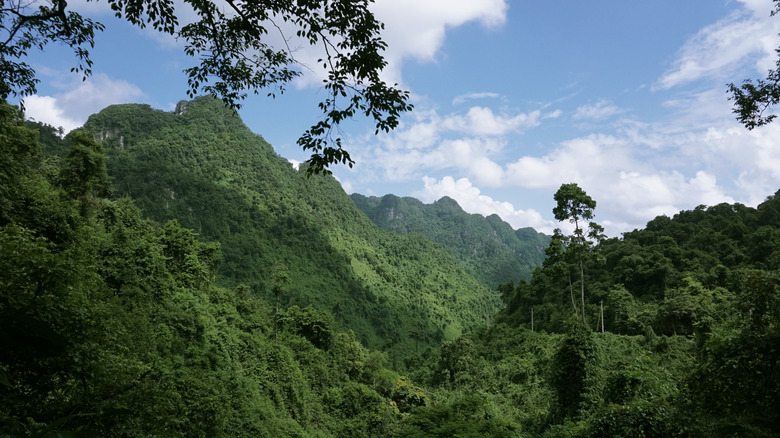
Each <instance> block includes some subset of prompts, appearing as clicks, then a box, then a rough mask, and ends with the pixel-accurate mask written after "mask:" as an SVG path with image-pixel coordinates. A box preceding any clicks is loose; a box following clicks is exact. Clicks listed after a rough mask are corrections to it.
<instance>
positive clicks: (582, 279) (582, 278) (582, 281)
mask: <svg viewBox="0 0 780 438" xmlns="http://www.w3.org/2000/svg"><path fill="white" fill-rule="evenodd" d="M580 290H581V293H582V323H583V324H587V323H586V322H585V269H584V268H583V267H582V257H580Z"/></svg>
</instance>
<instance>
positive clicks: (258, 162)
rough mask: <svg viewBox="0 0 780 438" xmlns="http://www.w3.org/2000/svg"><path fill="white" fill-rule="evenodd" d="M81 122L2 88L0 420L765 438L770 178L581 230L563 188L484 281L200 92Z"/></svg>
mask: <svg viewBox="0 0 780 438" xmlns="http://www.w3.org/2000/svg"><path fill="white" fill-rule="evenodd" d="M87 127H88V128H89V129H91V130H92V132H88V131H86V130H77V131H74V132H71V133H70V134H68V135H67V136H65V138H64V139H63V138H60V137H59V135H58V133H57V132H56V131H55V130H53V129H52V128H51V127H46V126H41V125H38V124H33V123H29V122H27V123H25V122H23V121H22V119H21V114H20V113H19V112H18V110H17V109H15V108H13V107H11V106H9V105H5V104H4V105H2V106H0V345H2V348H0V436H3V437H6V436H7V437H17V436H36V437H49V436H77V437H89V436H274V437H275V436H291V437H292V436H294V437H364V436H388V437H452V436H464V437H538V436H541V437H617V436H621V437H711V436H724V437H746V436H747V437H750V436H758V437H771V436H777V435H778V434H780V427H779V426H778V424H780V416H779V415H778V412H779V411H778V409H777V406H780V366H779V365H780V350H779V349H778V345H780V328H779V326H778V324H779V323H780V277H778V274H779V272H778V270H779V269H780V249H779V248H780V192H778V193H776V194H775V195H774V196H771V197H769V198H768V199H767V200H766V201H765V202H764V203H762V204H761V205H759V206H758V207H757V208H750V207H746V206H744V205H740V204H734V205H727V204H721V205H716V206H712V207H704V206H702V207H699V208H696V209H694V210H692V211H683V212H680V213H679V214H677V215H675V216H674V217H672V218H669V217H663V216H662V217H658V218H656V219H654V220H653V221H651V222H650V223H648V225H647V227H646V228H645V229H643V230H635V231H633V232H630V233H625V234H624V235H623V237H622V238H619V239H618V238H613V239H604V238H603V237H602V236H601V235H600V233H599V232H598V230H599V227H598V224H597V223H596V222H595V220H593V214H592V213H593V211H595V210H596V209H595V207H596V202H595V200H593V199H591V198H589V197H587V195H586V194H585V193H584V192H583V191H581V190H580V189H579V188H578V187H576V185H573V184H565V185H564V186H562V190H561V191H559V193H558V194H556V200H557V201H559V206H562V207H561V208H560V209H559V210H557V211H556V215H559V213H560V216H561V218H566V217H571V215H573V214H576V215H578V216H577V217H578V220H579V219H587V220H589V221H592V223H590V224H585V222H582V224H581V225H582V227H580V228H578V229H579V230H580V231H579V233H578V232H575V233H574V234H573V235H572V236H565V235H563V234H562V233H560V232H558V233H556V234H555V235H554V236H553V238H552V240H551V241H549V245H548V246H547V249H546V255H547V258H546V259H545V261H544V263H542V264H541V265H540V266H538V267H537V268H536V269H535V270H534V272H533V275H532V277H530V278H529V279H522V278H523V276H522V275H521V273H518V275H517V277H516V279H517V280H520V281H519V282H518V283H515V282H505V283H502V284H501V285H500V286H499V287H498V291H495V292H493V291H489V290H487V289H486V287H485V286H484V285H483V284H482V283H481V282H480V281H477V280H475V279H474V278H472V277H471V276H470V275H468V274H467V273H466V272H464V268H461V267H460V266H463V260H460V261H458V259H456V258H455V257H453V253H455V254H457V251H456V250H455V249H454V248H450V249H449V250H446V249H444V248H443V247H442V246H440V245H439V244H436V243H433V242H431V241H429V240H428V239H426V238H425V237H424V236H423V235H422V234H419V233H414V232H412V233H403V234H400V235H399V234H396V233H391V232H385V231H382V230H380V229H379V228H377V227H376V226H375V225H374V224H373V223H372V222H371V221H370V220H369V219H368V217H366V216H365V215H363V214H362V213H361V212H360V211H359V210H358V209H357V208H356V207H355V205H354V203H353V202H352V200H350V199H349V197H348V196H347V195H346V194H345V193H344V192H343V191H342V190H341V188H340V187H339V185H338V184H337V183H336V182H335V181H334V180H333V179H331V178H329V177H318V176H315V177H311V178H308V179H307V178H306V177H305V175H304V174H302V173H301V172H299V171H298V170H295V169H293V167H292V166H291V165H290V164H289V163H287V162H286V161H285V160H283V159H281V158H280V157H278V156H277V155H276V154H274V153H273V150H272V149H271V148H270V146H269V145H267V143H265V142H264V141H262V139H261V138H259V137H257V136H255V135H253V134H251V133H250V132H249V131H248V130H246V128H245V127H244V126H243V124H242V123H241V122H240V119H238V118H237V117H236V116H235V115H234V114H232V113H231V112H229V111H227V110H226V109H225V108H224V107H222V106H221V105H220V104H219V103H217V102H215V101H213V100H210V99H197V100H195V101H193V102H185V103H182V104H180V105H179V108H178V110H177V111H176V112H175V113H164V112H160V111H154V110H152V109H151V108H149V107H147V106H143V105H122V106H115V107H110V108H108V109H106V110H105V111H103V112H101V113H100V114H97V115H95V116H93V117H92V118H91V119H90V121H89V123H88V125H87ZM564 189H565V190H564ZM559 195H560V199H558V198H559ZM360 199H361V198H360V197H356V200H357V201H358V202H360ZM396 199H397V198H396ZM374 200H376V199H374ZM363 201H365V199H364V200H363ZM371 202H373V201H371ZM383 202H384V201H383ZM439 204H440V205H438V206H434V208H436V209H439V210H437V211H440V212H443V213H441V214H439V213H437V215H438V217H439V218H440V219H441V222H438V223H441V224H442V228H446V227H448V226H450V225H445V224H447V223H450V224H453V223H454V222H447V221H446V220H445V219H446V218H443V217H442V215H444V216H446V214H445V213H447V214H451V217H455V218H457V217H460V213H459V211H460V209H455V206H454V205H453V203H452V202H451V201H450V200H443V201H440V203H439ZM418 207H419V206H418ZM564 207H565V208H564ZM425 208H427V207H425ZM586 210H587V211H586ZM412 211H416V210H412ZM460 212H461V213H462V211H460ZM405 214H410V213H405ZM426 215H428V213H420V217H427V216H426ZM474 219H475V220H476V219H478V218H474ZM415 220H416V219H415ZM458 220H460V219H458ZM410 223H413V222H410ZM491 223H492V222H491ZM408 226H411V225H408ZM479 226H481V225H479ZM586 226H587V227H588V230H591V231H593V230H595V231H594V232H589V233H585V227H586ZM474 227H475V228H474V229H477V228H476V227H478V225H474ZM496 227H497V228H496V231H497V234H500V233H501V228H499V227H500V225H497V226H496ZM429 228H435V227H432V226H431V227H429ZM453 228H454V229H458V227H455V226H454V225H453ZM469 230H471V228H469ZM404 231H412V230H410V229H408V230H404ZM414 231H422V229H420V230H414ZM445 231H446V230H445V229H442V230H441V231H440V232H438V234H436V235H438V236H440V237H441V238H447V237H446V236H447V233H446V232H445ZM525 231H527V230H525ZM502 235H503V234H502ZM434 237H435V236H432V238H434ZM504 237H506V236H504ZM449 239H453V237H452V235H450V237H449ZM505 242H506V240H505ZM475 244H476V243H475ZM441 245H445V243H441ZM450 251H451V252H450ZM471 268H473V266H472V267H471ZM471 268H470V267H469V266H468V265H466V267H465V269H467V270H468V269H471ZM483 281H484V279H483ZM499 297H500V298H501V299H503V302H504V304H505V306H504V307H503V308H502V309H501V310H500V311H498V312H497V313H494V312H495V311H496V310H498V305H497V304H498V301H499ZM488 315H491V317H490V318H488V317H487V316H488ZM399 371H400V372H399Z"/></svg>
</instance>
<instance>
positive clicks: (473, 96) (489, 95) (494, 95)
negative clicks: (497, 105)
mask: <svg viewBox="0 0 780 438" xmlns="http://www.w3.org/2000/svg"><path fill="white" fill-rule="evenodd" d="M499 97H501V96H500V95H499V94H498V93H491V92H482V93H468V94H461V95H460V96H457V97H455V98H454V99H452V104H453V105H460V104H462V103H465V102H466V101H468V100H476V99H497V98H499Z"/></svg>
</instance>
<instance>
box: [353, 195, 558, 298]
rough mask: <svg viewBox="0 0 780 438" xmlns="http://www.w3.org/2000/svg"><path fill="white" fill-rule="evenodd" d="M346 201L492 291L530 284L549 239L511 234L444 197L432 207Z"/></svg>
mask: <svg viewBox="0 0 780 438" xmlns="http://www.w3.org/2000/svg"><path fill="white" fill-rule="evenodd" d="M351 197H352V200H353V201H355V205H357V207H358V208H359V209H360V210H362V211H363V212H364V213H365V214H366V215H367V216H368V217H369V218H370V219H371V220H372V221H373V222H374V223H375V224H376V225H377V226H379V227H381V228H383V229H385V230H388V231H393V232H396V233H399V234H407V233H419V234H422V235H423V236H425V237H427V238H428V239H430V240H432V241H433V242H436V243H438V244H439V245H441V246H443V247H444V248H446V249H447V250H449V251H450V252H451V253H452V255H453V256H455V258H456V259H457V260H458V263H459V264H460V266H461V267H462V268H463V269H464V270H465V271H466V272H468V273H469V274H471V275H472V276H473V277H474V278H476V279H477V280H479V281H481V282H482V283H483V284H485V285H487V286H488V287H490V288H491V289H495V288H496V286H497V285H498V284H500V283H504V282H507V281H518V280H520V279H529V278H530V277H531V273H532V272H533V270H534V268H536V267H537V266H539V265H540V264H541V263H542V261H543V260H544V249H545V248H547V246H548V245H549V243H550V236H547V235H545V234H542V233H539V232H537V231H536V230H534V229H533V228H521V229H519V230H513V229H512V227H511V226H510V225H509V224H508V223H506V222H504V221H503V220H501V218H499V217H498V215H495V214H493V215H490V216H488V217H484V216H482V215H479V214H468V213H466V212H465V211H463V209H461V208H460V206H459V205H458V203H457V202H456V201H455V200H454V199H452V198H449V197H444V198H441V199H439V200H438V201H436V202H434V203H432V204H424V203H422V202H421V201H420V200H418V199H416V198H410V197H405V198H400V197H398V196H395V195H385V196H382V197H381V198H380V197H376V196H371V197H366V196H363V195H361V194H358V193H355V194H352V195H351Z"/></svg>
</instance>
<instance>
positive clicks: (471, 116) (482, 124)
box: [442, 106, 541, 136]
mask: <svg viewBox="0 0 780 438" xmlns="http://www.w3.org/2000/svg"><path fill="white" fill-rule="evenodd" d="M540 115H541V113H540V112H539V111H538V110H536V111H531V112H530V113H520V114H517V115H509V114H496V113H494V112H493V110H491V109H490V108H486V107H481V106H474V107H471V108H469V111H468V113H466V114H465V115H462V116H461V115H450V116H448V117H447V118H445V119H444V120H443V121H442V125H443V127H444V129H446V130H449V131H456V132H463V133H466V134H469V135H475V136H500V135H505V134H507V133H509V132H512V131H519V130H522V129H527V128H533V127H536V126H539V117H540Z"/></svg>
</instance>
